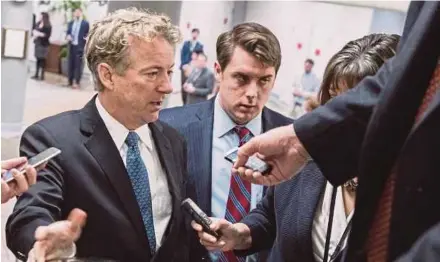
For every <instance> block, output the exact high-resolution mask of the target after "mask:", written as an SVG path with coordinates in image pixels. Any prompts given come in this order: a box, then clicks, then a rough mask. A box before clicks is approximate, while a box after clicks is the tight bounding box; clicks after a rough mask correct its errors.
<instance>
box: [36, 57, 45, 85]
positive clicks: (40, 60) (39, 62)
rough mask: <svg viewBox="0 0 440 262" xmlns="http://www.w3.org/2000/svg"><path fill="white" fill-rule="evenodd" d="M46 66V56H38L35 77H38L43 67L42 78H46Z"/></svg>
mask: <svg viewBox="0 0 440 262" xmlns="http://www.w3.org/2000/svg"><path fill="white" fill-rule="evenodd" d="M45 68H46V58H37V65H36V68H35V76H34V77H35V78H38V75H39V72H40V69H41V77H40V78H41V79H42V80H43V79H44V69H45Z"/></svg>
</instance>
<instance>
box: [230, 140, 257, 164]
mask: <svg viewBox="0 0 440 262" xmlns="http://www.w3.org/2000/svg"><path fill="white" fill-rule="evenodd" d="M259 144H260V143H259V137H254V138H252V139H251V140H249V141H248V142H246V143H245V144H244V145H242V146H241V147H240V148H239V149H238V152H237V161H236V162H235V164H234V168H235V169H237V168H239V167H242V166H244V165H245V164H246V162H247V161H248V159H249V157H250V156H252V155H254V154H255V153H257V152H258V147H259Z"/></svg>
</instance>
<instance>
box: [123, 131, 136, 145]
mask: <svg viewBox="0 0 440 262" xmlns="http://www.w3.org/2000/svg"><path fill="white" fill-rule="evenodd" d="M138 142H139V135H138V134H137V133H136V132H133V131H130V132H129V133H128V135H127V138H126V139H125V143H126V144H127V146H129V147H135V146H137V145H138Z"/></svg>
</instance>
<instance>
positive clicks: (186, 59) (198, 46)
mask: <svg viewBox="0 0 440 262" xmlns="http://www.w3.org/2000/svg"><path fill="white" fill-rule="evenodd" d="M199 35H200V29H198V28H193V29H192V30H191V39H190V40H187V41H185V42H184V43H183V47H182V50H180V70H181V82H182V91H181V92H182V102H183V104H186V96H187V93H186V91H185V90H184V88H183V85H184V84H185V82H186V79H187V77H188V76H189V74H186V73H185V72H186V70H185V69H184V66H185V65H187V64H189V63H190V62H191V61H192V54H193V52H196V53H197V54H199V53H202V52H203V44H202V43H201V42H200V41H199V40H198V39H199Z"/></svg>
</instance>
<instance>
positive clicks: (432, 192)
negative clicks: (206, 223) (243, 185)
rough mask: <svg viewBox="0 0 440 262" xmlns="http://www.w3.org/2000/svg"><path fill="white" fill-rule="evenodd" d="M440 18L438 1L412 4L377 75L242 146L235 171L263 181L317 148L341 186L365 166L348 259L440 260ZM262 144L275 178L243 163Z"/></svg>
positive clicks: (282, 176)
mask: <svg viewBox="0 0 440 262" xmlns="http://www.w3.org/2000/svg"><path fill="white" fill-rule="evenodd" d="M439 25H440V3H439V2H412V3H411V5H410V8H409V11H408V16H407V19H406V23H405V28H404V33H403V36H402V38H401V41H400V44H399V48H398V51H397V55H396V57H395V58H393V59H390V60H389V61H388V62H387V63H386V64H385V65H384V66H383V67H382V68H381V69H380V70H379V72H378V73H377V74H376V76H375V77H370V78H366V79H365V80H363V81H362V82H360V83H359V84H358V85H357V87H356V88H354V89H353V90H351V91H349V92H347V93H346V94H344V95H341V96H339V97H337V98H335V99H333V100H332V101H330V102H329V103H327V104H326V105H325V106H322V107H320V108H318V109H316V110H315V111H313V112H311V113H309V114H307V115H305V116H304V117H302V118H300V119H299V120H297V121H296V122H295V124H294V125H290V126H286V127H282V128H279V129H277V130H273V132H270V133H267V134H263V135H262V136H260V137H258V138H255V139H253V140H252V141H251V143H248V144H246V145H245V146H244V147H243V148H241V150H240V151H239V161H238V162H237V165H236V169H234V173H235V172H238V173H239V174H241V175H242V177H245V178H246V179H249V180H251V181H253V182H256V183H261V184H277V183H280V182H281V181H284V180H286V179H289V178H291V177H292V175H291V174H294V173H296V171H297V170H299V169H300V168H301V167H302V166H304V163H305V162H306V161H307V159H308V156H309V155H310V156H311V157H312V158H313V159H314V160H315V161H316V163H317V164H318V166H319V167H320V169H321V170H322V171H323V174H324V175H326V178H327V179H328V180H329V181H330V182H331V183H332V184H334V185H340V184H342V183H343V182H344V181H347V179H349V178H351V177H352V176H354V174H356V173H357V174H359V188H358V191H357V199H356V212H355V214H354V218H353V230H352V233H351V235H350V238H349V242H348V249H347V252H346V254H345V255H346V256H345V261H392V260H395V259H396V258H398V257H399V256H401V255H403V254H405V253H406V254H405V256H404V257H402V258H401V259H402V261H408V260H409V259H412V261H438V260H439V259H440V255H439V253H438V252H437V253H434V252H431V251H432V250H430V249H431V248H437V250H438V241H436V239H435V238H433V236H434V235H436V236H437V238H438V232H439V231H440V230H439V227H440V226H439V224H438V222H439V221H440V210H439V209H438V208H434V207H435V206H436V205H437V199H438V198H439V197H440V195H439V192H440V191H439V190H438V188H439V185H440V177H439V176H438V175H437V174H439V173H440V165H439V164H438V156H439V155H440V138H439V135H438V134H439V133H440V125H439V119H440V92H439V91H438V89H439V87H440V83H439V81H440V63H439V57H440V34H439V33H438V26H439ZM425 94H426V95H425ZM335 150H337V153H335ZM257 151H258V152H259V153H261V154H263V155H265V157H266V158H265V159H266V161H267V162H269V163H271V164H272V165H273V166H274V169H273V171H272V172H271V174H269V175H268V176H265V177H262V176H261V174H259V173H257V172H252V170H245V169H244V168H243V167H241V166H242V165H243V163H244V162H245V161H246V159H247V156H249V155H252V154H254V153H255V152H257ZM382 219H383V220H382ZM418 238H421V239H420V241H419V242H418V243H417V245H415V246H413V244H414V243H415V242H416V240H417V239H418ZM412 246H413V248H412V249H411V247H412Z"/></svg>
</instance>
